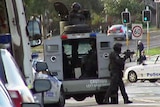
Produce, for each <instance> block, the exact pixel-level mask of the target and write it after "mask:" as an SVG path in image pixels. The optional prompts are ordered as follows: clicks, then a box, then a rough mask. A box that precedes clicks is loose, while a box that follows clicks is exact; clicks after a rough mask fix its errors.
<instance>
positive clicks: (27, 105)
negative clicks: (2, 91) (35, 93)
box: [21, 103, 42, 107]
mask: <svg viewBox="0 0 160 107" xmlns="http://www.w3.org/2000/svg"><path fill="white" fill-rule="evenodd" d="M21 107H42V106H41V104H39V103H22V104H21Z"/></svg>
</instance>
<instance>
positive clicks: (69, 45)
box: [44, 2, 114, 104]
mask: <svg viewBox="0 0 160 107" xmlns="http://www.w3.org/2000/svg"><path fill="white" fill-rule="evenodd" d="M54 6H55V9H56V11H57V12H58V14H59V16H60V18H61V21H60V35H58V36H53V37H51V38H48V39H46V40H45V41H44V60H45V61H46V62H47V64H48V67H49V71H51V72H53V73H57V74H58V75H57V78H58V79H59V80H61V81H62V82H63V87H64V92H65V96H66V99H67V98H71V97H73V98H74V99H75V100H77V101H83V100H85V98H86V97H92V96H95V99H96V102H97V103H98V104H103V99H104V95H105V92H106V90H107V88H108V86H109V84H110V73H109V71H108V63H109V59H108V56H109V53H110V52H111V50H112V46H113V42H114V40H113V38H112V37H110V36H107V35H106V34H103V33H95V32H92V31H91V28H90V27H89V25H88V20H89V19H90V13H89V11H87V10H82V11H81V13H80V14H81V15H83V16H84V19H83V20H81V19H80V18H79V17H77V18H75V19H71V18H70V16H69V12H68V9H67V8H66V6H65V5H64V4H62V3H61V2H56V3H55V4H54ZM78 14H79V13H78ZM91 42H92V43H94V44H95V49H94V52H95V53H96V55H95V56H94V57H93V56H92V57H90V56H89V55H90V52H91V48H92V47H91ZM89 58H90V59H89Z"/></svg>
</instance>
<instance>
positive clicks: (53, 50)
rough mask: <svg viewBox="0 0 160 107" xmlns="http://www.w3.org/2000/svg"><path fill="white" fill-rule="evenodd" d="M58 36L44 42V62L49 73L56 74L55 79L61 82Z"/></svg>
mask: <svg viewBox="0 0 160 107" xmlns="http://www.w3.org/2000/svg"><path fill="white" fill-rule="evenodd" d="M60 39H61V38H60V36H57V37H54V38H51V39H48V40H47V39H46V40H45V41H44V60H45V61H46V62H47V64H48V68H49V70H50V71H51V72H57V74H58V75H57V78H58V79H60V80H63V64H62V41H61V40H60Z"/></svg>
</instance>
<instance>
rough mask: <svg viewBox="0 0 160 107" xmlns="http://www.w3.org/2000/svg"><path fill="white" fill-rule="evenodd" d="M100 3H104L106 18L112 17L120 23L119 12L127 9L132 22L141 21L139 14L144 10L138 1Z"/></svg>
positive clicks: (114, 0)
mask: <svg viewBox="0 0 160 107" xmlns="http://www.w3.org/2000/svg"><path fill="white" fill-rule="evenodd" d="M102 2H104V11H105V13H106V14H107V15H108V16H112V17H113V16H114V17H116V18H118V19H120V21H121V12H122V11H125V8H128V11H129V12H130V13H131V16H132V22H135V21H136V20H141V17H140V14H141V11H142V9H143V8H144V4H143V2H140V1H138V0H102ZM120 21H119V22H120Z"/></svg>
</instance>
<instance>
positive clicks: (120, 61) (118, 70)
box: [104, 43, 132, 104]
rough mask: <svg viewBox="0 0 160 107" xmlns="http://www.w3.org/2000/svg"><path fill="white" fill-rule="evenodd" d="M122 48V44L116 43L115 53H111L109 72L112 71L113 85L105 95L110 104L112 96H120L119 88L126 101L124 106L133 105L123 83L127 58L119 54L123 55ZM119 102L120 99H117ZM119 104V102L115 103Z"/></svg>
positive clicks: (106, 101)
mask: <svg viewBox="0 0 160 107" xmlns="http://www.w3.org/2000/svg"><path fill="white" fill-rule="evenodd" d="M121 47H122V44H120V43H116V44H115V45H114V46H113V50H114V51H113V52H111V53H110V55H109V60H110V63H109V67H108V68H109V70H110V74H111V83H110V86H109V88H108V90H107V92H106V95H105V99H104V101H105V103H109V97H111V96H112V94H117V95H118V87H119V88H120V91H121V94H122V96H123V99H124V104H128V103H132V101H130V100H129V99H128V95H127V93H126V90H125V86H124V83H123V80H122V78H123V71H122V70H123V69H124V64H125V60H126V58H125V57H124V58H121V57H120V56H119V54H120V53H121ZM117 100H118V97H117ZM115 103H118V102H115Z"/></svg>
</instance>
